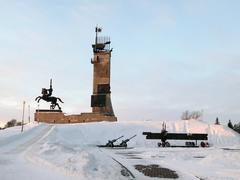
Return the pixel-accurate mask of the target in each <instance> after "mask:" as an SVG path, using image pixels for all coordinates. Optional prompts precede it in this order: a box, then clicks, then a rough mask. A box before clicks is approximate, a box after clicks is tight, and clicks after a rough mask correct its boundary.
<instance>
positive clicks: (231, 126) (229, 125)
mask: <svg viewBox="0 0 240 180" xmlns="http://www.w3.org/2000/svg"><path fill="white" fill-rule="evenodd" d="M228 127H229V128H231V129H233V124H232V122H231V120H229V121H228Z"/></svg>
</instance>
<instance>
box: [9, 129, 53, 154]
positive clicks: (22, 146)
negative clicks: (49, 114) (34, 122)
mask: <svg viewBox="0 0 240 180" xmlns="http://www.w3.org/2000/svg"><path fill="white" fill-rule="evenodd" d="M53 128H54V126H53V125H48V126H47V127H46V128H44V129H43V130H42V131H40V132H39V133H38V134H37V135H36V136H34V137H33V138H31V139H30V140H28V141H26V142H24V143H22V144H20V145H18V146H17V147H16V148H14V149H13V150H11V151H10V152H9V153H21V152H24V151H27V150H28V149H29V148H31V147H32V146H33V145H34V144H35V143H37V142H38V141H40V140H41V139H43V138H45V136H46V135H48V134H49V132H51V130H52V129H53Z"/></svg>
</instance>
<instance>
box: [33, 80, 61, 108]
mask: <svg viewBox="0 0 240 180" xmlns="http://www.w3.org/2000/svg"><path fill="white" fill-rule="evenodd" d="M52 92H53V88H52V79H50V88H49V89H46V88H42V96H38V97H36V99H35V101H37V102H38V103H39V101H40V100H41V99H42V100H44V101H47V102H51V105H50V109H51V110H53V109H55V107H56V106H57V107H58V109H59V110H61V107H60V106H59V104H58V103H57V100H59V101H60V102H61V103H63V101H62V100H61V99H60V98H59V97H54V96H52Z"/></svg>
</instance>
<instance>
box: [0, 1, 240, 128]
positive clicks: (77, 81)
mask: <svg viewBox="0 0 240 180" xmlns="http://www.w3.org/2000/svg"><path fill="white" fill-rule="evenodd" d="M239 8H240V1H238V0H236V1H234V0H230V1H229V0H209V1H205V0H203V1H194V0H189V1H187V0H178V1H177V0H176V1H169V0H122V1H110V0H108V1H106V0H102V1H99V0H95V1H93V0H92V1H88V0H51V1H49V0H41V1H37V0H21V1H19V0H8V1H6V0H0V63H1V66H0V87H1V93H0V121H7V120H10V119H12V118H17V119H18V120H21V113H22V101H23V100H26V101H27V104H30V105H31V107H32V109H31V112H32V113H33V112H34V110H35V108H36V107H37V103H36V102H35V101H34V99H35V97H36V96H38V95H40V93H41V88H42V87H48V86H49V79H50V78H53V88H54V92H53V95H54V96H59V97H61V98H62V99H63V100H64V102H65V103H64V104H63V110H64V111H65V112H66V113H80V112H90V111H91V108H90V96H91V94H92V70H93V69H92V68H93V67H92V64H91V63H90V59H91V57H92V49H91V44H92V43H93V42H94V34H95V33H94V28H95V26H96V25H97V24H98V25H100V26H101V27H102V28H103V32H102V33H101V34H102V35H109V36H110V37H111V40H112V47H113V48H114V49H113V53H112V64H111V65H112V70H111V73H112V79H111V81H112V84H111V88H112V89H111V90H112V103H113V107H114V110H115V114H116V116H117V117H118V119H119V120H172V119H179V118H180V116H181V113H182V112H183V111H185V110H203V112H204V120H205V121H209V122H214V121H215V118H216V117H217V116H218V117H219V120H220V122H226V121H228V119H231V120H232V121H233V122H234V123H236V122H239V121H240V50H239V47H240V46H239V45H240V23H239V19H240V11H239ZM40 107H41V108H46V107H48V104H46V103H44V102H41V103H40ZM31 116H33V114H31Z"/></svg>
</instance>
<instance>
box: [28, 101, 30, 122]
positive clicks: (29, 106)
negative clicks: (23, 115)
mask: <svg viewBox="0 0 240 180" xmlns="http://www.w3.org/2000/svg"><path fill="white" fill-rule="evenodd" d="M30 120H31V119H30V105H28V123H30Z"/></svg>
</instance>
